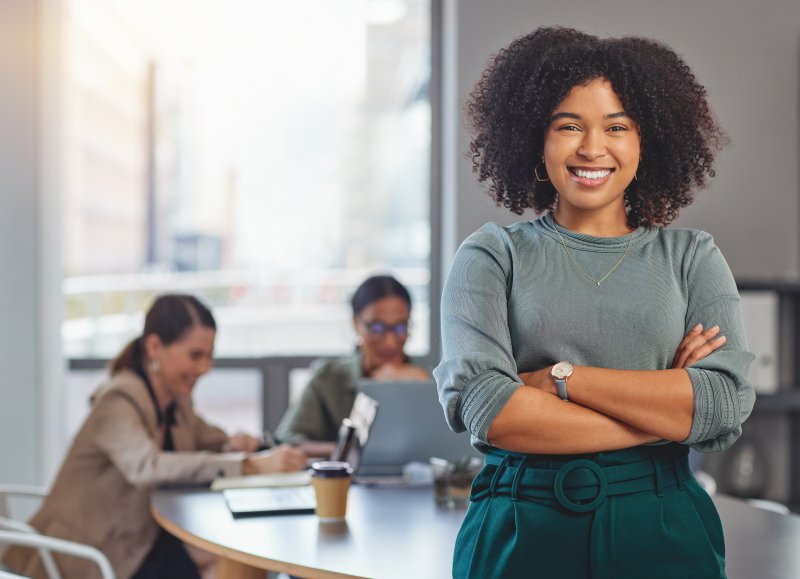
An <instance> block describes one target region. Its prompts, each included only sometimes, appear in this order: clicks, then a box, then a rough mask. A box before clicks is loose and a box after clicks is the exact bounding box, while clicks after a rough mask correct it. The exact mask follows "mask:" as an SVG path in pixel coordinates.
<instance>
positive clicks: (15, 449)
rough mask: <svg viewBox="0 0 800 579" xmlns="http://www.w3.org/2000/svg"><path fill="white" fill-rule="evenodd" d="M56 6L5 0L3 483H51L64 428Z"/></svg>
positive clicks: (0, 146) (0, 128) (1, 7)
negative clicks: (55, 120)
mask: <svg viewBox="0 0 800 579" xmlns="http://www.w3.org/2000/svg"><path fill="white" fill-rule="evenodd" d="M56 9H57V2H56V0H37V1H34V0H3V1H2V2H0V86H1V87H3V89H2V90H0V321H2V329H0V368H2V373H0V481H1V482H27V483H41V482H45V481H46V479H47V478H48V477H49V476H50V474H52V470H53V468H54V466H55V464H54V463H55V461H56V460H57V457H55V456H54V453H53V448H54V447H55V445H53V444H46V441H49V442H50V443H52V441H53V438H54V436H56V433H57V432H58V429H59V423H58V405H59V400H58V393H59V392H60V390H61V388H60V381H61V377H62V372H61V370H62V367H63V362H62V360H61V355H60V336H59V320H60V319H61V309H60V303H61V296H60V261H59V248H58V243H59V236H60V229H59V217H58V211H59V207H58V203H57V195H55V194H54V192H55V188H56V186H57V183H55V182H54V180H53V179H52V178H51V176H52V175H54V174H55V173H54V171H53V170H52V169H53V167H52V166H51V165H50V161H49V159H53V158H55V156H53V155H52V153H51V151H52V149H53V148H54V147H57V146H58V144H57V138H53V137H57V134H58V130H57V128H56V127H57V126H58V124H57V123H53V122H52V120H53V117H57V114H56V113H57V110H56V109H55V108H54V102H55V101H56V100H57V99H56V98H55V96H56V95H55V93H54V92H53V91H52V90H51V89H52V80H53V78H54V71H53V70H52V66H53V64H54V63H55V62H57V59H55V58H53V56H54V54H53V52H52V51H51V50H50V46H52V45H53V43H54V42H55V37H54V35H53V34H52V30H51V26H50V24H51V22H52V20H50V19H51V18H52V17H54V16H55V14H56ZM45 29H47V30H48V31H49V32H50V34H44V33H43V31H44V30H45ZM45 127H47V128H46V129H45Z"/></svg>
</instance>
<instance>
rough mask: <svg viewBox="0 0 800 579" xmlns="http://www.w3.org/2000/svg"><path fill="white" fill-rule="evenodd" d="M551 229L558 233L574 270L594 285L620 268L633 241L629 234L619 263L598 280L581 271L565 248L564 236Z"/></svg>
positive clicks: (557, 231)
mask: <svg viewBox="0 0 800 579" xmlns="http://www.w3.org/2000/svg"><path fill="white" fill-rule="evenodd" d="M553 229H555V230H556V233H558V238H559V239H560V240H561V245H563V246H564V251H566V252H567V257H568V258H569V260H570V261H571V262H572V265H574V266H575V269H577V270H578V271H579V272H580V273H581V274H582V275H583V277H585V278H586V279H588V280H589V281H591V282H592V283H596V284H597V285H600V284H601V283H603V282H604V281H606V279H607V278H608V276H610V275H611V274H612V273H613V272H614V270H615V269H617V268H618V267H619V266H620V264H621V263H622V260H623V259H625V256H626V255H628V250H629V249H630V248H631V241H632V240H633V234H631V236H630V237H628V244H627V245H626V246H625V252H624V253H623V254H622V257H620V258H619V261H618V262H617V263H615V264H614V267H612V268H611V269H609V270H608V273H607V274H605V275H604V276H603V277H601V278H600V279H594V278H593V277H592V276H590V275H589V274H588V273H586V272H585V271H584V270H583V268H582V267H581V266H579V265H578V262H577V261H575V258H574V257H572V253H570V251H569V248H568V247H567V244H566V242H565V241H564V236H563V235H561V232H560V231H559V230H558V229H556V228H555V227H554V228H553Z"/></svg>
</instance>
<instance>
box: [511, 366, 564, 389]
mask: <svg viewBox="0 0 800 579" xmlns="http://www.w3.org/2000/svg"><path fill="white" fill-rule="evenodd" d="M551 369H552V366H547V367H545V368H542V369H541V370H536V371H535V372H521V373H520V375H519V379H520V380H522V383H523V384H525V386H531V387H533V388H538V389H539V390H542V391H544V392H547V393H548V394H552V395H553V396H558V388H556V381H555V378H553V377H552V376H551V375H550V370H551Z"/></svg>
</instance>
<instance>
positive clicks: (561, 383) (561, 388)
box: [556, 378, 569, 402]
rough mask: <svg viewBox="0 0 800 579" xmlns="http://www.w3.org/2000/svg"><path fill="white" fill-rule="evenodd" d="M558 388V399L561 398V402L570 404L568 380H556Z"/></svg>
mask: <svg viewBox="0 0 800 579" xmlns="http://www.w3.org/2000/svg"><path fill="white" fill-rule="evenodd" d="M556 388H557V389H558V397H559V398H561V400H566V401H567V402H569V398H568V397H567V379H566V378H556Z"/></svg>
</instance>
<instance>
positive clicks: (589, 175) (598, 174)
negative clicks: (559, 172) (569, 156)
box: [573, 169, 611, 179]
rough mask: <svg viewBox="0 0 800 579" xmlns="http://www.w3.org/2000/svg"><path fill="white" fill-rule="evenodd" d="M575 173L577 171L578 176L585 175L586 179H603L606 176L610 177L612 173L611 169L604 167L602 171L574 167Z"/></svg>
mask: <svg viewBox="0 0 800 579" xmlns="http://www.w3.org/2000/svg"><path fill="white" fill-rule="evenodd" d="M573 173H575V174H576V175H577V176H578V177H583V178H584V179H603V178H604V177H608V176H609V175H610V174H611V171H610V170H608V169H603V170H601V171H586V170H584V169H573Z"/></svg>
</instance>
